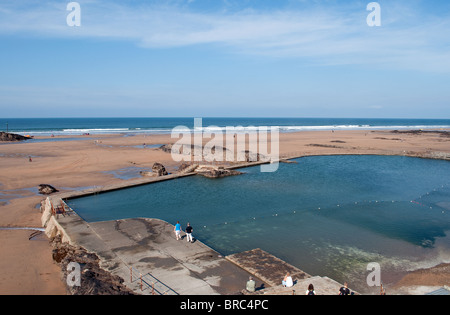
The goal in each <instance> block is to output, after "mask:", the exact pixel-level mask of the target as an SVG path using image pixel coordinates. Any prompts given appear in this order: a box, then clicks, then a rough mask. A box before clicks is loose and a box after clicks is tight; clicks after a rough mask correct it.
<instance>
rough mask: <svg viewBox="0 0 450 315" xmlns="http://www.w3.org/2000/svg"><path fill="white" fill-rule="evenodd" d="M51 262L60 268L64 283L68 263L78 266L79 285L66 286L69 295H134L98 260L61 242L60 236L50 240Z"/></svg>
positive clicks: (68, 272)
mask: <svg viewBox="0 0 450 315" xmlns="http://www.w3.org/2000/svg"><path fill="white" fill-rule="evenodd" d="M52 245H53V251H52V255H53V260H54V261H55V262H56V263H57V264H58V265H59V266H60V267H61V270H62V277H63V280H64V282H67V281H66V279H67V278H68V277H70V273H71V270H70V268H69V271H68V270H67V269H68V268H67V267H68V265H69V264H70V263H77V264H78V265H79V266H80V285H79V286H77V285H74V286H69V285H68V286H67V291H68V293H69V294H71V295H135V293H134V292H133V291H131V290H130V289H129V288H127V287H126V286H125V285H124V284H123V283H124V280H123V279H122V278H120V277H118V276H115V275H112V274H111V273H110V272H107V271H105V270H104V269H102V268H101V267H100V259H99V258H98V256H97V255H96V254H94V253H89V252H87V251H86V250H85V249H84V248H82V247H79V246H73V245H70V244H67V243H63V242H61V239H60V236H57V237H55V238H54V239H53V240H52Z"/></svg>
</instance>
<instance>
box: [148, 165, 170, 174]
mask: <svg viewBox="0 0 450 315" xmlns="http://www.w3.org/2000/svg"><path fill="white" fill-rule="evenodd" d="M152 171H153V173H155V174H157V176H165V175H169V173H168V172H167V171H166V168H165V167H164V165H162V164H161V163H155V164H153V167H152Z"/></svg>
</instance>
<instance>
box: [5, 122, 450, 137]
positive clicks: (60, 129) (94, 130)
mask: <svg viewBox="0 0 450 315" xmlns="http://www.w3.org/2000/svg"><path fill="white" fill-rule="evenodd" d="M199 118H201V117H199ZM178 126H184V127H186V128H188V129H190V130H192V129H193V128H194V118H8V119H6V118H0V130H2V131H7V130H8V131H9V132H13V133H17V134H21V135H31V136H50V135H55V136H74V135H83V134H113V133H117V134H139V133H148V134H161V133H162V134H164V133H171V132H172V129H173V128H175V127H178ZM260 126H266V127H270V126H277V127H279V128H280V129H279V130H280V132H295V131H307V130H357V129H365V130H366V129H367V130H376V129H425V128H433V129H441V128H450V119H365V118H202V127H203V128H202V130H211V131H213V130H215V128H217V127H219V128H224V127H242V130H243V131H244V132H245V131H246V130H250V129H252V128H254V127H260Z"/></svg>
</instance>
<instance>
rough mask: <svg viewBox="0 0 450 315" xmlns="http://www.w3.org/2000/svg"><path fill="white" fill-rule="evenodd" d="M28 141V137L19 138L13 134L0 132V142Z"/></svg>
mask: <svg viewBox="0 0 450 315" xmlns="http://www.w3.org/2000/svg"><path fill="white" fill-rule="evenodd" d="M30 139H31V138H30V137H25V136H21V135H18V134H15V133H8V132H0V141H24V140H30Z"/></svg>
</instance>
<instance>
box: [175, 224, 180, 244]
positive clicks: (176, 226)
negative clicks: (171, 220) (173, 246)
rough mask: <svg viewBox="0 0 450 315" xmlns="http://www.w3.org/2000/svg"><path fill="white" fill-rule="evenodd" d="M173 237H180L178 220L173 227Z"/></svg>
mask: <svg viewBox="0 0 450 315" xmlns="http://www.w3.org/2000/svg"><path fill="white" fill-rule="evenodd" d="M174 232H175V237H176V238H177V241H178V240H179V239H181V224H180V221H177V224H175V227H174Z"/></svg>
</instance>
